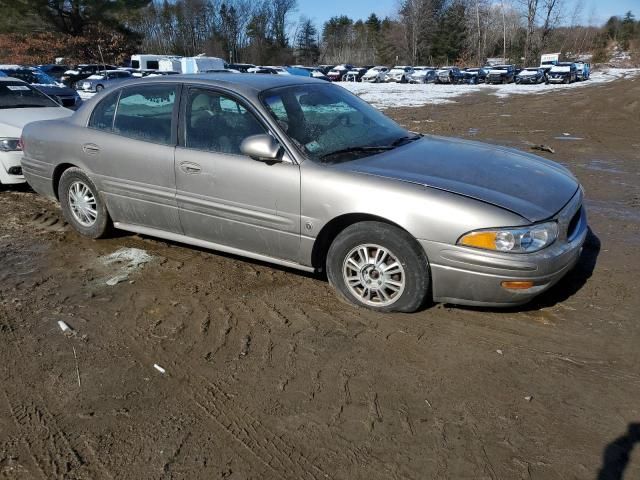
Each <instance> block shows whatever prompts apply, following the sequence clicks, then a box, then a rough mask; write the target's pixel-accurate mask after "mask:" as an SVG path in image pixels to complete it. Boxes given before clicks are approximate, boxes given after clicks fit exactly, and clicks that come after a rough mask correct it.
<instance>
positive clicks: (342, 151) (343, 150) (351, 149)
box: [320, 145, 395, 161]
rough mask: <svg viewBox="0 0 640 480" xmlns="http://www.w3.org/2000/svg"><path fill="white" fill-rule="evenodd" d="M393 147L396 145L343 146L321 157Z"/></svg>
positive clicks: (376, 150)
mask: <svg viewBox="0 0 640 480" xmlns="http://www.w3.org/2000/svg"><path fill="white" fill-rule="evenodd" d="M393 148H395V147H394V146H391V145H380V146H362V147H348V148H341V149H340V150H336V151H335V152H329V153H325V154H324V155H322V156H321V157H320V160H322V161H325V160H326V159H328V158H330V157H334V156H336V155H345V154H347V153H366V152H384V151H385V150H391V149H393Z"/></svg>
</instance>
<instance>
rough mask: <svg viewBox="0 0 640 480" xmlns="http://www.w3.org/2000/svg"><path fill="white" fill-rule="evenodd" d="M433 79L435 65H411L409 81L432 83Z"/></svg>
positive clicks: (434, 77)
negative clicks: (411, 71) (411, 70)
mask: <svg viewBox="0 0 640 480" xmlns="http://www.w3.org/2000/svg"><path fill="white" fill-rule="evenodd" d="M435 81H436V69H435V67H423V66H422V67H413V73H412V74H411V75H409V83H434V82H435Z"/></svg>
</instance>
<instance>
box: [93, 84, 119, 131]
mask: <svg viewBox="0 0 640 480" xmlns="http://www.w3.org/2000/svg"><path fill="white" fill-rule="evenodd" d="M119 96H120V91H117V92H113V93H111V94H109V96H107V97H106V98H105V99H104V100H102V101H101V102H100V103H98V105H97V106H96V108H94V109H93V112H92V113H91V118H90V119H89V128H95V129H96V130H104V131H107V132H110V131H112V130H113V116H114V114H115V113H116V105H117V103H118V97H119Z"/></svg>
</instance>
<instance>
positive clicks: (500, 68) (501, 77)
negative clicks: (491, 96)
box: [486, 65, 516, 84]
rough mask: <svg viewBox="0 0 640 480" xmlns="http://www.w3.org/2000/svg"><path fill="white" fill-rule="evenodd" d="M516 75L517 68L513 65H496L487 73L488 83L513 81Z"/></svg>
mask: <svg viewBox="0 0 640 480" xmlns="http://www.w3.org/2000/svg"><path fill="white" fill-rule="evenodd" d="M515 77H516V68H515V67H514V66H513V65H495V66H493V67H491V70H489V73H488V74H487V79H486V83H491V84H495V83H513V82H514V81H515Z"/></svg>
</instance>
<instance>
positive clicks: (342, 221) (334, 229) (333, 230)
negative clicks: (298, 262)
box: [311, 213, 426, 271]
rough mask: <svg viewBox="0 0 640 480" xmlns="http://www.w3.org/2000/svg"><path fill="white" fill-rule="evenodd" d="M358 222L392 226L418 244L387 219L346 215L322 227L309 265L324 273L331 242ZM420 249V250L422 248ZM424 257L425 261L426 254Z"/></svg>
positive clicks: (314, 244) (373, 216)
mask: <svg viewBox="0 0 640 480" xmlns="http://www.w3.org/2000/svg"><path fill="white" fill-rule="evenodd" d="M360 222H380V223H386V224H387V225H392V226H394V227H396V228H399V229H401V230H403V231H405V232H406V233H407V234H408V235H409V236H410V237H411V238H413V239H414V241H415V242H416V243H418V242H417V240H416V239H415V238H414V236H413V235H412V234H411V233H410V232H409V231H408V230H407V229H406V228H404V227H403V226H402V225H398V224H397V223H395V222H393V221H391V220H389V219H387V218H384V217H379V216H377V215H373V214H370V213H346V214H343V215H339V216H337V217H335V218H333V219H331V220H330V221H329V222H327V223H326V224H325V225H324V226H323V227H322V229H321V230H320V232H319V233H318V235H317V236H316V239H315V241H314V243H313V248H312V250H311V265H312V266H313V267H314V268H315V269H316V270H318V271H324V270H325V269H326V261H327V253H328V252H329V248H330V247H331V244H332V243H333V241H334V240H335V239H336V237H337V236H338V235H339V234H340V233H341V232H342V231H343V230H344V229H346V228H347V227H350V226H351V225H354V224H356V223H360ZM420 248H421V249H422V247H420ZM424 255H425V259H426V253H425V254H424Z"/></svg>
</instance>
